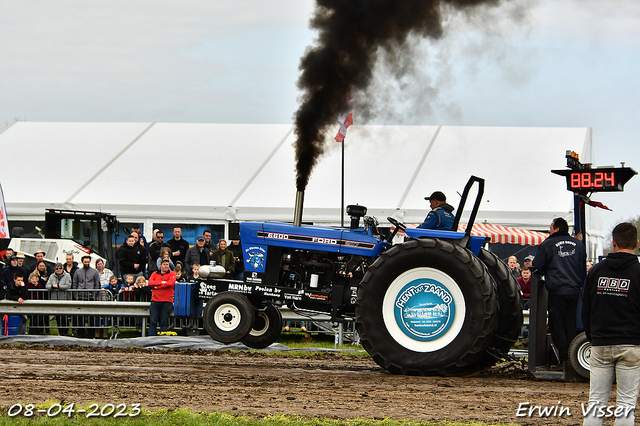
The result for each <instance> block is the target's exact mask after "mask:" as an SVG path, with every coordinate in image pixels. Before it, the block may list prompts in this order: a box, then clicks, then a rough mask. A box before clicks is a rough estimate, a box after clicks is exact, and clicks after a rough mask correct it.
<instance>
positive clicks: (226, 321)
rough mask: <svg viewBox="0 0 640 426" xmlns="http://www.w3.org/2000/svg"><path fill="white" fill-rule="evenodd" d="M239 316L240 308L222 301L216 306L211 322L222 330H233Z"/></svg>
mask: <svg viewBox="0 0 640 426" xmlns="http://www.w3.org/2000/svg"><path fill="white" fill-rule="evenodd" d="M241 318H242V315H241V314H240V310H239V309H238V307H237V306H236V305H233V304H231V303H224V304H222V305H220V306H218V307H217V308H216V311H215V312H214V314H213V322H214V323H215V325H216V327H218V328H219V329H220V330H222V331H233V330H235V328H236V327H238V324H239V323H240V319H241Z"/></svg>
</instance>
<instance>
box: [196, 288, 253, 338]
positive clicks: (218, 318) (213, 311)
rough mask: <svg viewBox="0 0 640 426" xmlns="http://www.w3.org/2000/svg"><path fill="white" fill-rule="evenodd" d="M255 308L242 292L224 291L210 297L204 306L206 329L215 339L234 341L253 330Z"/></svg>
mask: <svg viewBox="0 0 640 426" xmlns="http://www.w3.org/2000/svg"><path fill="white" fill-rule="evenodd" d="M253 318H254V309H253V306H252V305H251V302H249V300H248V299H247V298H246V297H244V296H243V295H241V294H238V293H230V292H227V291H225V292H222V293H219V294H217V295H216V296H214V297H212V298H211V299H209V301H208V302H207V306H206V307H205V308H204V312H203V320H204V329H205V330H207V333H209V336H211V338H212V339H213V340H216V341H218V342H220V343H234V342H238V341H239V340H240V339H242V338H243V337H244V336H245V335H246V334H247V333H249V331H250V330H251V325H252V324H253Z"/></svg>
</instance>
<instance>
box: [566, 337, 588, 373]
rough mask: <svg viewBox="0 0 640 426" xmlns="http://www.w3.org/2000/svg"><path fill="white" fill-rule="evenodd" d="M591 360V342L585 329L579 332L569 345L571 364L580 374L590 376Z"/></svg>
mask: <svg viewBox="0 0 640 426" xmlns="http://www.w3.org/2000/svg"><path fill="white" fill-rule="evenodd" d="M590 362H591V343H590V342H589V341H588V340H587V335H586V334H585V333H584V331H583V332H582V333H580V334H578V335H577V336H576V337H575V338H574V339H573V340H572V341H571V344H570V345H569V364H571V367H573V369H574V370H575V371H576V373H578V374H579V375H580V376H582V377H584V378H585V379H588V378H589V364H590Z"/></svg>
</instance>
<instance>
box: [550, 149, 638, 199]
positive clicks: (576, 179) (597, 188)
mask: <svg viewBox="0 0 640 426" xmlns="http://www.w3.org/2000/svg"><path fill="white" fill-rule="evenodd" d="M573 154H574V157H571V156H570V154H569V152H567V167H570V169H563V170H551V171H552V172H553V173H555V174H557V175H560V176H565V177H566V179H567V190H568V191H572V192H575V193H580V194H587V193H589V192H618V191H624V185H625V183H627V182H628V181H629V179H631V178H632V177H633V176H634V175H636V174H638V173H637V172H636V171H635V170H633V169H632V168H630V167H596V168H592V167H591V164H582V163H580V162H579V161H578V160H577V157H576V156H575V153H573Z"/></svg>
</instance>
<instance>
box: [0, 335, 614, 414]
mask: <svg viewBox="0 0 640 426" xmlns="http://www.w3.org/2000/svg"><path fill="white" fill-rule="evenodd" d="M0 360H2V361H0V363H1V365H0V405H4V406H5V407H8V406H10V405H12V404H14V403H17V402H21V403H40V402H43V401H45V400H47V399H50V400H57V401H61V402H63V403H70V402H75V403H78V404H83V405H88V403H89V402H100V403H103V404H105V403H113V404H116V403H122V402H124V403H127V404H132V403H140V404H142V406H143V407H146V408H148V409H151V410H156V409H160V408H168V409H176V408H181V407H187V408H189V409H191V410H193V411H196V412H199V411H215V410H219V411H223V412H229V413H238V414H248V415H266V414H272V413H287V414H298V415H302V416H309V417H313V416H321V417H329V418H351V417H363V418H370V419H382V418H386V417H389V418H394V419H414V420H444V419H446V420H452V421H463V422H468V421H473V420H476V421H483V422H488V423H492V422H496V423H498V422H502V423H515V424H562V425H578V424H581V422H582V419H583V416H582V411H581V406H580V404H581V403H583V402H584V403H586V401H587V396H588V392H589V385H588V383H565V382H553V381H537V380H534V379H532V378H530V377H527V375H526V374H524V372H522V371H518V370H516V371H511V372H506V370H509V369H501V370H500V371H499V372H494V373H489V374H485V376H481V375H477V374H476V375H474V376H467V377H410V376H396V375H392V374H389V373H387V372H386V371H384V370H382V369H381V368H379V367H378V366H377V365H376V364H375V363H374V362H373V361H371V359H370V358H368V357H354V356H350V355H341V354H334V353H327V354H324V355H309V356H306V357H287V356H281V355H271V354H262V353H258V354H254V353H245V352H229V351H201V350H170V351H160V350H149V349H136V348H127V349H125V348H86V347H78V346H55V347H54V346H46V345H39V346H27V345H24V344H20V345H0ZM559 401H560V403H559ZM527 402H528V403H530V405H533V406H541V407H555V406H560V407H562V408H564V410H563V411H564V415H563V416H562V417H559V416H552V417H547V418H540V417H539V415H538V411H535V413H534V414H533V415H532V416H531V417H518V416H517V415H516V414H517V412H518V408H519V407H520V408H522V407H524V406H522V405H520V404H522V403H527ZM567 409H568V410H569V412H570V414H571V415H567V414H566V412H567ZM5 410H6V408H5ZM559 411H560V410H558V412H559ZM521 412H527V413H528V411H527V410H526V409H525V410H524V411H521ZM605 424H607V423H605Z"/></svg>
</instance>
